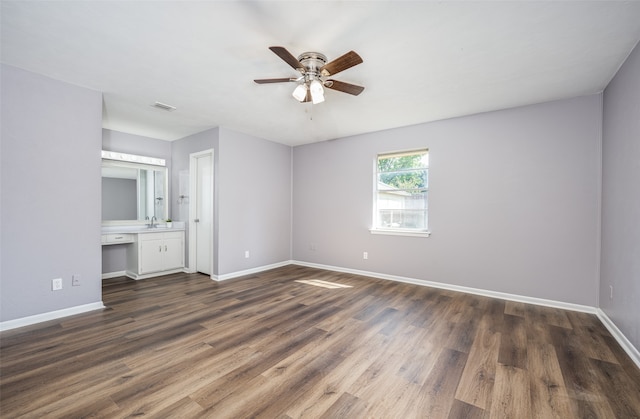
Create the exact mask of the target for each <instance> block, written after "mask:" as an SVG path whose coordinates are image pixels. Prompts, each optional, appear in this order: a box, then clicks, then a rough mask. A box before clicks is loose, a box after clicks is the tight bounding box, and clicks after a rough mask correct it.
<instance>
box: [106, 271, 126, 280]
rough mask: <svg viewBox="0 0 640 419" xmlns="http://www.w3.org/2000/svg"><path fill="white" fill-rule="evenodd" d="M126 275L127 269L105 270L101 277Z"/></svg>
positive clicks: (108, 277)
mask: <svg viewBox="0 0 640 419" xmlns="http://www.w3.org/2000/svg"><path fill="white" fill-rule="evenodd" d="M126 275H127V271H118V272H105V273H103V274H102V279H110V278H117V277H119V276H126Z"/></svg>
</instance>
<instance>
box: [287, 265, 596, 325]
mask: <svg viewBox="0 0 640 419" xmlns="http://www.w3.org/2000/svg"><path fill="white" fill-rule="evenodd" d="M291 263H293V264H295V265H300V266H308V267H310V268H318V269H326V270H328V271H335V272H345V273H351V274H355V275H362V276H370V277H372V278H378V279H386V280H390V281H396V282H404V283H407V284H413V285H422V286H425V287H433V288H440V289H444V290H449V291H458V292H464V293H467V294H475V295H482V296H484V297H492V298H499V299H501V300H507V301H515V302H519V303H527V304H535V305H539V306H546V307H553V308H561V309H564V310H571V311H579V312H583V313H590V314H596V308H595V307H591V306H585V305H581V304H574V303H566V302H564V301H555V300H547V299H544V298H536V297H528V296H524V295H517V294H509V293H505V292H498V291H488V290H483V289H479V288H471V287H463V286H461V285H452V284H445V283H442V282H433V281H427V280H423V279H416V278H407V277H404V276H397V275H388V274H381V273H377V272H369V271H361V270H358V269H349V268H340V267H336V266H330V265H321V264H317V263H308V262H300V261H295V260H294V261H292V262H291Z"/></svg>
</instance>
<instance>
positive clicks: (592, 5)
mask: <svg viewBox="0 0 640 419" xmlns="http://www.w3.org/2000/svg"><path fill="white" fill-rule="evenodd" d="M1 13H2V16H1V17H2V45H1V46H2V50H1V56H2V62H3V63H6V64H9V65H13V66H16V67H20V68H23V69H26V70H30V71H33V72H36V73H40V74H44V75H47V76H50V77H52V78H54V79H58V80H62V81H66V82H69V83H73V84H77V85H80V86H85V87H88V88H91V89H95V90H99V91H101V92H103V93H104V115H103V126H104V127H105V128H109V129H113V130H117V131H123V132H128V133H132V134H138V135H143V136H148V137H153V138H160V139H164V140H175V139H179V138H183V137H185V136H187V135H189V134H193V133H196V132H200V131H203V130H205V129H208V128H212V127H216V126H222V127H226V128H229V129H232V130H236V131H240V132H244V133H248V134H252V135H255V136H257V137H261V138H265V139H268V140H271V141H276V142H280V143H284V144H289V145H299V144H304V143H310V142H315V141H323V140H328V139H334V138H340V137H345V136H349V135H354V134H360V133H365V132H371V131H379V130H383V129H388V128H394V127H398V126H405V125H411V124H417V123H422V122H427V121H433V120H438V119H443V118H450V117H455V116H461V115H468V114H473V113H478V112H485V111H491V110H496V109H504V108H509V107H514V106H519V105H526V104H531V103H539V102H545V101H549V100H555V99H562V98H567V97H574V96H580V95H587V94H592V93H596V92H600V91H602V90H603V89H604V87H605V86H606V85H607V83H608V82H609V81H610V80H611V78H612V77H613V75H614V74H615V72H616V71H617V69H618V68H619V67H620V65H621V64H622V63H623V62H624V60H625V59H626V57H627V56H628V54H629V53H630V51H631V50H632V49H633V47H634V46H635V44H636V43H637V42H638V40H639V39H640V1H631V2H623V1H603V2H598V1H566V2H565V1H533V2H527V1H496V2H488V1H472V2H453V1H439V2H435V1H350V2H345V1H298V2H292V1H284V2H272V1H256V2H244V1H233V2H222V1H199V2H191V1H61V2H44V1H5V0H2V11H1ZM273 45H279V46H284V47H286V48H287V49H288V50H289V51H290V52H291V53H292V54H293V55H294V56H297V55H299V54H300V53H302V52H304V51H317V52H321V53H323V54H325V55H326V56H327V57H328V59H329V60H332V59H334V58H336V57H338V56H340V55H342V54H344V53H345V52H347V51H349V50H354V51H356V52H358V54H360V56H362V58H363V60H364V63H363V64H360V65H358V66H356V67H353V68H351V69H348V70H345V71H344V72H342V73H339V74H337V75H336V76H334V78H335V79H338V80H341V81H346V82H350V83H354V84H359V85H362V86H365V87H366V89H365V90H364V92H363V93H362V94H361V95H360V96H351V95H348V94H345V93H341V92H336V91H331V90H329V91H327V93H326V101H325V102H324V103H321V104H318V105H311V104H300V103H298V102H296V100H295V99H293V97H291V92H292V91H293V88H294V87H295V85H294V84H293V83H281V84H268V85H258V84H255V83H254V82H253V79H255V78H272V77H290V76H295V75H296V72H295V70H293V69H292V68H291V67H289V66H288V65H287V64H286V63H285V62H284V61H282V60H281V59H280V58H278V56H276V55H275V54H273V53H272V52H271V51H269V49H268V47H269V46H273ZM155 101H160V102H164V103H168V104H170V105H173V106H176V107H177V110H176V111H174V112H166V111H162V110H159V109H156V108H153V107H151V106H150V105H151V104H153V103H154V102H155Z"/></svg>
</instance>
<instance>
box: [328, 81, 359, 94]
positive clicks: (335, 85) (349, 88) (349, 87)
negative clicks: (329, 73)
mask: <svg viewBox="0 0 640 419" xmlns="http://www.w3.org/2000/svg"><path fill="white" fill-rule="evenodd" d="M324 87H326V88H328V89H333V90H337V91H339V92H344V93H349V94H350V95H354V96H358V95H359V94H360V93H362V91H363V90H364V87H362V86H357V85H355V84H351V83H345V82H343V81H340V80H327V81H326V82H325V84H324Z"/></svg>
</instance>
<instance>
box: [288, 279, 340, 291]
mask: <svg viewBox="0 0 640 419" xmlns="http://www.w3.org/2000/svg"><path fill="white" fill-rule="evenodd" d="M296 282H300V283H301V284H308V285H315V286H316V287H323V288H331V289H336V288H352V286H351V285H344V284H337V283H335V282H329V281H323V280H322V279H298V280H296Z"/></svg>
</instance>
